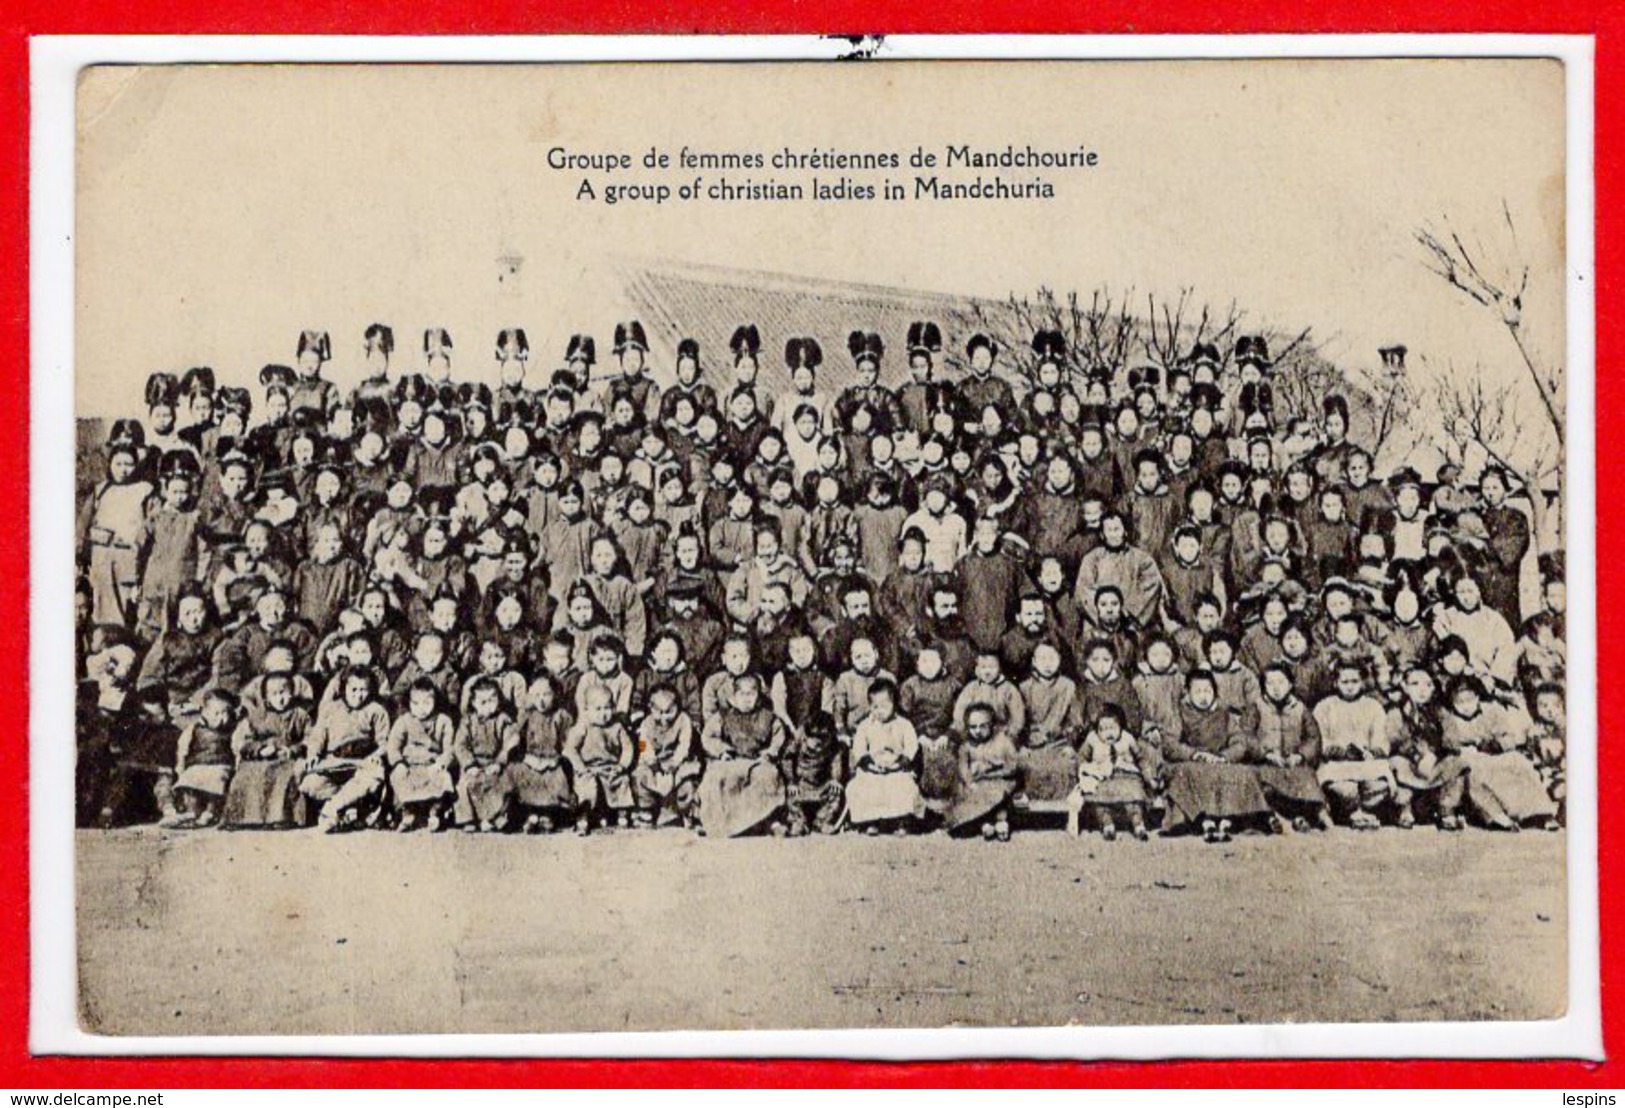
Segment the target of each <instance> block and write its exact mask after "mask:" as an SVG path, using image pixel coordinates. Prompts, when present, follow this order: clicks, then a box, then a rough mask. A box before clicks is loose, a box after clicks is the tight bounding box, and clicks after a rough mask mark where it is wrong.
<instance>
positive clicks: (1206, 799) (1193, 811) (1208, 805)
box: [1163, 670, 1270, 842]
mask: <svg viewBox="0 0 1625 1108" xmlns="http://www.w3.org/2000/svg"><path fill="white" fill-rule="evenodd" d="M1179 715H1180V732H1181V733H1180V734H1179V735H1178V736H1177V737H1172V736H1168V735H1164V736H1163V757H1164V759H1165V762H1164V767H1163V775H1164V779H1165V780H1166V782H1167V797H1168V814H1167V818H1166V822H1165V823H1164V830H1165V831H1173V830H1179V829H1182V828H1189V827H1194V826H1200V827H1201V829H1202V837H1203V838H1204V839H1205V840H1207V841H1208V842H1225V841H1227V840H1228V839H1229V837H1230V827H1231V824H1232V822H1233V821H1236V820H1241V819H1250V818H1267V817H1268V816H1269V814H1270V806H1269V802H1268V801H1267V800H1266V799H1265V797H1264V790H1263V788H1262V787H1261V786H1260V785H1259V781H1258V770H1257V769H1256V768H1255V767H1253V766H1250V765H1247V764H1245V763H1246V762H1247V761H1248V759H1249V758H1250V757H1251V754H1250V748H1249V745H1248V742H1247V738H1246V736H1245V735H1242V734H1239V733H1237V732H1236V731H1234V729H1233V728H1232V727H1231V723H1230V713H1228V712H1226V711H1225V710H1224V709H1223V708H1222V707H1220V705H1219V703H1218V689H1217V687H1216V686H1215V684H1214V681H1213V675H1212V674H1211V673H1209V672H1207V671H1206V670H1197V671H1195V672H1194V673H1192V674H1191V675H1190V677H1189V679H1188V680H1187V681H1186V686H1185V699H1184V700H1183V701H1182V702H1181V703H1180V706H1179Z"/></svg>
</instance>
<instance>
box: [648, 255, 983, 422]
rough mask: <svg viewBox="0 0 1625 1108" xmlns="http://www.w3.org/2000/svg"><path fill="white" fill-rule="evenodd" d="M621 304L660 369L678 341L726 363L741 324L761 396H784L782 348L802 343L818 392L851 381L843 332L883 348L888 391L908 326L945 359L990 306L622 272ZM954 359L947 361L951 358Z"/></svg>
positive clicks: (676, 273) (798, 284)
mask: <svg viewBox="0 0 1625 1108" xmlns="http://www.w3.org/2000/svg"><path fill="white" fill-rule="evenodd" d="M621 270H622V280H623V282H624V284H625V288H626V293H627V296H628V297H629V298H630V300H631V301H632V303H634V304H635V305H637V308H638V310H639V311H640V312H641V313H642V318H643V323H644V326H645V327H646V328H647V329H648V332H649V343H650V346H651V347H652V348H653V354H654V361H655V363H656V364H657V365H658V364H670V362H671V360H672V359H673V358H674V357H675V352H676V349H677V344H678V342H679V341H681V340H682V339H684V338H693V339H696V340H698V341H699V344H700V352H701V360H702V362H703V363H704V364H706V365H707V366H709V367H711V368H712V369H714V370H715V369H720V368H722V367H725V366H726V365H727V364H728V362H729V360H730V355H729V353H728V340H729V339H730V338H731V337H732V335H733V332H734V329H735V328H736V327H738V326H740V325H741V324H745V323H754V324H756V326H757V328H758V329H760V331H761V334H762V353H761V358H760V362H761V369H760V375H759V380H760V383H761V386H762V388H763V390H764V391H765V392H767V394H768V395H774V394H776V393H778V392H782V391H785V390H787V389H789V388H790V380H789V374H788V372H787V371H786V370H785V368H784V344H785V341H786V340H788V339H790V338H793V337H798V336H804V335H805V336H810V337H812V338H815V339H817V340H818V341H819V343H820V344H821V345H822V346H823V348H824V364H823V366H822V367H821V368H820V370H819V378H820V386H821V387H823V388H825V389H826V390H829V391H839V390H840V389H841V388H843V387H844V386H846V385H847V384H849V383H850V382H851V381H852V380H853V372H852V360H851V358H850V357H849V356H848V354H847V347H846V338H847V335H848V334H850V333H851V332H852V331H853V330H857V329H861V330H865V331H878V332H879V333H880V335H881V337H882V338H884V339H885V340H886V361H885V366H886V367H887V368H886V369H885V370H884V377H885V378H886V379H888V380H891V381H893V382H895V381H896V380H897V379H898V378H900V377H901V374H902V367H903V366H904V365H905V364H906V358H905V356H904V342H905V336H906V335H907V332H908V326H909V324H910V323H913V322H914V321H915V320H932V321H934V322H936V323H938V324H939V325H941V327H942V330H943V338H944V340H945V344H946V346H947V347H948V349H946V350H945V351H944V353H945V354H948V355H956V354H957V353H958V352H959V351H961V350H963V347H964V343H965V340H966V339H968V338H969V337H970V336H971V334H972V333H974V332H975V331H976V330H977V329H978V325H977V323H976V322H975V310H976V306H977V305H978V303H980V304H981V305H982V306H983V308H984V309H985V310H990V311H998V310H999V306H998V305H996V304H992V303H989V302H986V301H982V302H979V301H977V300H975V299H974V298H971V297H965V296H952V295H948V294H941V293H929V292H916V291H913V290H908V289H896V288H887V287H885V286H880V285H864V284H858V283H853V282H840V281H824V280H816V279H812V278H804V277H791V276H786V275H784V274H777V273H762V272H754V271H750V270H741V269H725V268H720V267H714V266H671V265H662V264H658V263H645V262H627V263H622V266H621ZM955 360H957V359H955Z"/></svg>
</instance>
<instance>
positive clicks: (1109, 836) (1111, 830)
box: [1100, 823, 1117, 842]
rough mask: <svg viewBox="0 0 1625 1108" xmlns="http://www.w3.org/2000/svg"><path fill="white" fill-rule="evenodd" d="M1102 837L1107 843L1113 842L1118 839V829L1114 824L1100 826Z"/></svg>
mask: <svg viewBox="0 0 1625 1108" xmlns="http://www.w3.org/2000/svg"><path fill="white" fill-rule="evenodd" d="M1100 837H1101V838H1102V839H1105V840H1106V841H1107V842H1111V841H1113V840H1114V839H1116V838H1117V827H1116V826H1115V825H1114V824H1110V823H1103V824H1101V825H1100Z"/></svg>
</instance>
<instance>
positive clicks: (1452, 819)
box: [1439, 816, 1461, 831]
mask: <svg viewBox="0 0 1625 1108" xmlns="http://www.w3.org/2000/svg"><path fill="white" fill-rule="evenodd" d="M1439 830H1440V831H1460V830H1461V817H1460V816H1440V817H1439Z"/></svg>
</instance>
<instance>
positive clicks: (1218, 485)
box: [76, 322, 1565, 841]
mask: <svg viewBox="0 0 1625 1108" xmlns="http://www.w3.org/2000/svg"><path fill="white" fill-rule="evenodd" d="M891 338H892V339H893V340H895V339H896V338H902V339H903V340H904V341H903V350H902V352H901V353H902V357H900V358H899V357H897V356H896V355H895V354H890V356H888V355H889V349H888V344H887V343H888V339H887V337H886V336H882V335H880V334H878V333H873V332H864V331H854V332H852V334H851V335H850V336H849V338H848V340H847V342H846V348H845V350H844V351H843V352H842V353H841V357H842V358H843V359H846V358H849V359H850V362H851V370H850V373H849V374H842V375H841V376H842V377H843V378H845V379H846V380H848V381H849V383H847V384H845V385H844V387H841V388H839V389H835V390H827V389H826V388H825V387H824V386H823V384H822V381H823V380H824V375H825V374H827V372H828V371H827V370H826V368H825V367H824V364H823V363H824V349H823V347H822V345H821V343H820V342H819V340H818V339H817V338H813V337H806V336H794V337H789V336H784V337H780V338H779V339H778V340H776V341H775V344H774V347H773V349H774V350H775V351H776V350H777V349H778V345H777V344H778V342H782V344H783V359H784V365H785V368H786V370H787V376H788V379H789V382H790V386H789V387H788V388H787V389H785V390H783V391H782V392H781V393H778V394H773V393H772V392H770V391H769V390H767V389H765V388H764V387H762V385H761V384H760V383H759V381H758V369H759V364H760V361H761V359H762V358H763V356H764V353H765V350H764V345H763V336H762V335H761V334H760V333H759V331H758V329H757V328H756V327H755V326H753V325H745V326H742V327H740V328H738V330H737V331H736V332H735V333H734V335H733V338H732V341H731V343H730V344H729V348H728V349H727V350H726V351H723V352H721V353H720V356H719V357H717V358H716V359H715V360H714V361H711V360H708V359H707V358H706V357H705V356H704V354H703V353H702V351H701V349H700V346H699V344H698V343H697V342H696V341H694V340H693V339H684V340H683V341H682V342H680V343H679V344H678V346H677V348H676V361H675V365H674V366H673V367H672V372H671V374H670V375H669V376H667V375H665V374H661V375H660V380H659V381H657V379H656V375H655V374H654V373H653V372H652V371H651V367H650V365H649V343H648V340H647V336H646V334H645V330H644V328H643V327H642V325H641V324H639V323H637V322H628V323H623V324H621V325H618V326H617V327H616V328H615V332H614V341H613V347H612V350H611V356H610V358H608V359H606V360H605V361H606V364H604V365H600V364H599V363H598V358H597V347H596V344H595V342H594V341H593V339H592V338H591V337H590V336H586V335H577V336H575V337H573V338H572V339H571V340H570V341H569V344H568V348H567V350H566V352H565V358H564V361H563V363H562V365H561V366H560V367H559V368H557V369H554V370H552V371H551V372H543V373H541V374H537V373H536V372H535V371H534V370H533V369H532V368H531V366H530V349H529V344H528V342H527V339H526V336H525V333H524V331H523V330H520V329H512V330H505V331H503V332H502V333H501V334H500V335H499V336H498V338H497V340H496V348H495V349H496V359H497V362H498V375H499V380H500V383H499V384H498V385H497V386H496V387H494V388H493V387H492V386H491V385H489V384H485V383H475V382H470V381H461V382H459V381H458V380H457V379H456V378H455V377H454V375H453V373H452V351H453V347H452V339H451V336H450V335H449V334H448V333H447V332H446V331H445V330H443V329H432V330H429V331H428V332H426V333H425V334H424V336H423V344H422V351H421V354H420V355H419V356H417V357H414V358H413V359H412V360H413V361H421V364H422V368H421V369H420V370H417V371H410V372H403V371H402V370H401V368H400V367H399V366H398V365H397V364H396V363H397V359H396V357H395V354H396V351H395V348H394V334H393V332H392V330H391V328H389V327H387V326H384V325H381V324H375V325H373V326H372V327H369V328H368V329H367V330H366V333H365V335H364V336H362V341H361V356H362V358H363V360H364V363H365V365H364V369H363V372H362V375H361V376H362V380H361V381H360V384H359V385H358V386H357V387H355V388H354V389H353V390H348V391H346V390H341V389H340V388H339V387H338V386H337V385H336V384H335V383H334V382H332V381H331V380H330V379H329V378H328V377H326V376H324V367H326V366H327V365H328V363H329V360H330V355H331V344H330V340H329V337H328V335H327V334H326V333H323V332H310V331H307V332H305V333H303V334H302V335H301V336H300V338H299V341H298V344H297V348H296V359H295V364H294V365H291V366H289V365H281V364H278V365H267V366H265V367H264V368H263V370H262V371H261V372H260V373H259V375H258V388H257V389H254V388H249V387H243V386H242V385H240V384H236V385H233V384H226V383H224V382H218V381H217V380H216V377H215V374H214V372H213V371H212V370H210V369H208V368H195V369H191V370H189V371H186V372H185V373H179V374H175V373H155V374H153V375H152V376H151V377H150V378H149V380H148V382H147V389H146V397H145V400H146V412H145V416H144V418H125V419H119V420H115V421H113V422H112V423H111V426H110V428H109V430H108V433H107V435H106V438H105V443H104V444H102V445H101V446H100V447H99V448H98V449H99V454H98V455H97V456H96V457H95V458H94V460H93V461H92V462H91V463H90V464H92V465H94V466H95V467H96V473H95V478H96V479H95V481H94V484H93V487H91V488H90V489H89V490H88V492H87V493H86V495H85V496H84V499H83V503H82V505H81V523H80V540H81V541H80V547H79V552H80V554H79V556H80V567H79V568H80V577H79V582H80V583H79V588H78V593H77V599H78V605H79V610H78V613H77V615H78V636H77V646H78V649H77V659H76V664H77V667H78V677H79V681H80V700H79V704H80V707H79V721H78V734H77V739H78V763H77V781H76V785H77V802H78V811H77V816H78V820H79V823H80V824H81V825H82V826H117V825H128V824H134V823H147V822H154V821H156V822H159V823H161V824H162V825H163V826H165V827H173V828H203V827H227V828H241V827H309V826H316V827H320V828H322V829H323V830H326V831H329V832H342V831H347V830H361V829H366V828H374V829H380V830H383V829H392V830H396V831H402V832H410V831H414V830H443V829H449V828H460V829H462V830H465V831H470V832H476V833H478V832H530V833H543V832H548V831H554V830H568V829H573V830H575V831H577V832H579V833H583V834H590V833H593V832H595V831H597V830H601V829H609V828H654V827H669V826H674V825H676V826H682V827H686V828H692V829H694V830H695V831H697V832H699V833H701V834H704V835H710V836H732V835H740V834H747V833H772V834H777V835H788V836H796V835H804V834H808V833H812V832H816V833H824V834H834V833H838V832H842V831H847V830H855V831H860V832H864V833H869V834H879V833H887V834H894V833H895V834H908V833H915V832H922V831H937V830H945V831H946V832H947V833H949V834H952V835H960V836H969V837H978V838H988V839H995V840H1003V839H1007V838H1008V837H1009V835H1010V833H1011V827H1012V824H1015V825H1016V826H1017V827H1018V829H1019V828H1022V827H1029V826H1038V825H1040V824H1041V823H1042V822H1043V821H1044V820H1045V819H1047V818H1053V819H1054V820H1055V821H1056V822H1059V820H1060V819H1061V818H1063V817H1064V819H1065V820H1066V823H1067V826H1068V827H1069V829H1070V830H1072V831H1073V832H1075V833H1084V832H1098V833H1099V834H1101V835H1103V836H1105V837H1108V838H1111V837H1115V836H1117V835H1119V834H1125V835H1132V836H1134V837H1137V838H1145V837H1146V836H1147V835H1149V834H1150V833H1152V832H1153V831H1159V830H1160V832H1161V833H1164V834H1190V835H1192V836H1193V837H1195V836H1198V835H1199V836H1201V837H1203V838H1205V839H1207V840H1208V841H1224V840H1227V839H1228V838H1229V837H1230V836H1231V835H1232V834H1233V833H1241V832H1244V831H1256V832H1259V833H1266V834H1267V833H1278V834H1279V833H1288V832H1289V831H1298V832H1312V831H1314V830H1316V829H1322V828H1330V827H1332V826H1334V825H1338V824H1342V825H1348V826H1351V827H1354V828H1359V829H1375V828H1378V827H1380V826H1385V825H1387V826H1397V827H1411V826H1413V825H1415V824H1417V823H1418V822H1428V823H1432V824H1436V825H1437V826H1438V827H1439V828H1442V829H1445V830H1457V829H1460V828H1461V827H1463V826H1464V824H1465V823H1472V824H1474V825H1477V826H1481V827H1485V828H1490V829H1497V830H1507V831H1513V830H1518V829H1520V828H1526V827H1537V828H1547V829H1556V828H1558V827H1560V826H1561V825H1562V821H1563V818H1564V795H1565V794H1564V757H1565V756H1564V745H1565V731H1564V718H1565V712H1564V678H1565V674H1564V628H1563V621H1564V603H1565V600H1564V577H1563V565H1562V556H1561V552H1555V551H1554V552H1546V553H1543V554H1540V555H1538V557H1537V556H1536V555H1535V554H1534V553H1533V552H1532V549H1531V533H1530V524H1529V514H1528V513H1527V512H1526V511H1524V510H1523V509H1521V508H1520V507H1519V506H1517V501H1518V500H1519V498H1525V497H1528V496H1531V495H1534V496H1538V495H1541V493H1540V491H1539V490H1531V489H1524V488H1521V487H1517V485H1516V483H1515V482H1514V481H1513V479H1512V478H1511V477H1510V476H1509V474H1508V473H1507V472H1506V471H1504V470H1502V469H1500V468H1497V467H1495V466H1490V467H1489V468H1487V469H1485V470H1484V472H1482V474H1478V475H1476V476H1475V479H1474V480H1473V481H1472V482H1471V483H1468V482H1467V481H1465V480H1464V475H1463V474H1462V473H1461V472H1460V471H1459V469H1457V468H1456V467H1451V466H1446V467H1444V468H1442V469H1441V470H1440V472H1439V473H1438V475H1437V476H1436V477H1435V478H1432V479H1427V480H1424V478H1423V477H1422V476H1421V475H1420V474H1419V473H1418V472H1417V471H1416V470H1414V469H1412V468H1408V467H1403V466H1400V467H1397V468H1394V469H1393V472H1391V473H1388V474H1387V475H1386V476H1384V477H1379V476H1378V475H1377V474H1376V473H1375V472H1374V459H1373V456H1372V452H1371V450H1369V449H1368V448H1367V447H1366V446H1363V445H1362V444H1361V443H1360V442H1358V441H1355V439H1354V438H1352V437H1351V413H1350V402H1349V399H1348V398H1346V397H1344V396H1342V395H1335V394H1333V395H1327V396H1325V397H1324V399H1323V403H1322V404H1321V405H1320V407H1319V408H1318V410H1315V411H1311V412H1287V411H1284V410H1281V409H1282V408H1284V404H1279V405H1278V401H1277V395H1278V391H1279V390H1278V389H1277V387H1276V384H1277V382H1276V380H1275V378H1276V374H1277V372H1278V369H1277V367H1276V366H1275V365H1274V364H1273V363H1272V361H1271V357H1270V352H1269V349H1268V345H1269V344H1268V343H1267V342H1266V341H1265V340H1264V339H1263V338H1262V337H1258V336H1245V337H1242V338H1241V339H1240V340H1239V341H1238V342H1236V343H1235V345H1234V347H1233V348H1231V347H1230V346H1229V344H1226V348H1225V349H1224V350H1221V349H1219V348H1218V347H1217V346H1215V345H1213V344H1210V343H1196V344H1194V346H1193V348H1192V349H1191V350H1190V351H1189V352H1188V355H1187V356H1186V357H1184V358H1183V359H1182V360H1181V361H1180V362H1179V363H1178V364H1177V365H1173V366H1146V367H1140V368H1132V369H1125V368H1124V367H1114V366H1104V365H1088V364H1083V363H1080V361H1079V360H1078V359H1077V358H1076V352H1075V351H1074V352H1069V351H1068V349H1067V343H1066V339H1065V336H1064V335H1063V334H1062V333H1061V332H1059V331H1040V332H1039V333H1037V334H1036V335H1034V336H1033V337H1032V340H1031V343H1030V349H1027V348H1025V347H1024V348H1023V349H1019V350H1008V349H1004V350H1001V349H1000V345H999V343H998V342H997V341H996V340H995V339H994V338H993V337H990V336H989V335H986V334H975V335H970V336H964V337H963V338H962V339H961V340H959V341H960V342H962V343H963V346H962V349H963V352H964V359H963V361H964V363H965V365H966V366H967V367H968V368H967V369H965V370H964V371H963V372H959V373H955V374H949V373H948V372H947V370H946V366H945V364H944V361H945V359H944V356H943V352H944V340H943V335H942V332H941V329H940V327H939V326H938V325H937V324H935V323H931V322H920V323H916V324H914V325H913V326H911V327H910V328H909V329H908V332H907V334H906V336H892V337H891ZM1001 360H1003V362H1004V365H1005V366H1009V367H1010V368H1008V369H1006V368H1004V366H1001V364H1000V363H1001ZM896 362H902V363H904V366H906V368H903V367H899V368H896V369H893V368H892V366H893V365H894V364H895V363H896ZM538 376H540V377H541V378H543V379H542V380H537V379H536V378H537V377H538ZM1356 404H1358V399H1357V398H1356ZM1356 411H1358V408H1356ZM1530 560H1532V561H1533V562H1534V563H1535V570H1534V571H1533V573H1531V574H1528V575H1526V574H1525V569H1526V565H1525V563H1526V561H1530ZM1525 576H1538V579H1539V588H1538V593H1539V599H1538V601H1536V600H1534V599H1533V598H1534V596H1535V592H1536V590H1535V589H1533V588H1527V587H1525V586H1524V584H1523V578H1524V577H1525ZM1526 599H1527V600H1528V601H1529V602H1528V604H1527V606H1526V603H1525V601H1526Z"/></svg>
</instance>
